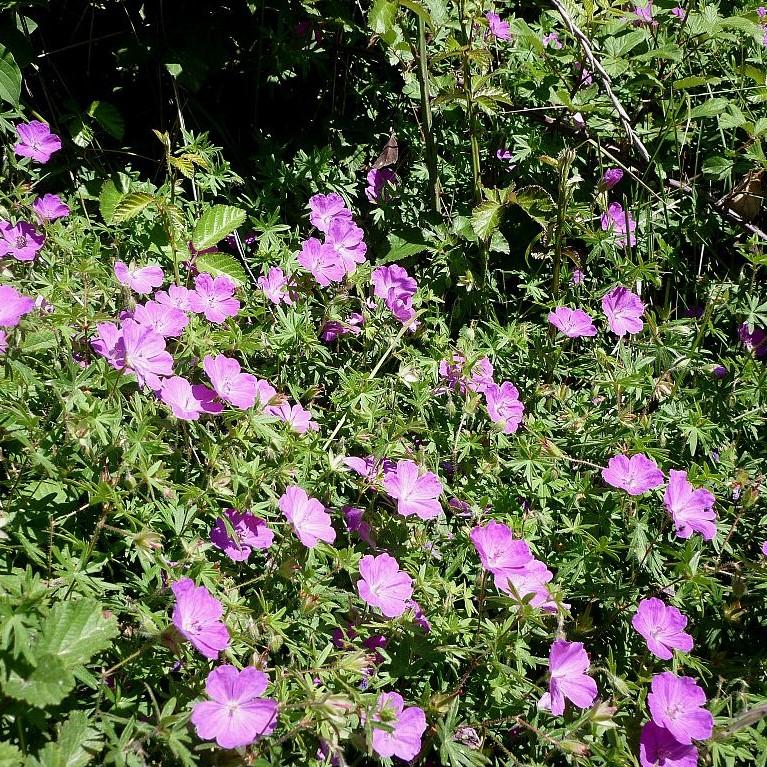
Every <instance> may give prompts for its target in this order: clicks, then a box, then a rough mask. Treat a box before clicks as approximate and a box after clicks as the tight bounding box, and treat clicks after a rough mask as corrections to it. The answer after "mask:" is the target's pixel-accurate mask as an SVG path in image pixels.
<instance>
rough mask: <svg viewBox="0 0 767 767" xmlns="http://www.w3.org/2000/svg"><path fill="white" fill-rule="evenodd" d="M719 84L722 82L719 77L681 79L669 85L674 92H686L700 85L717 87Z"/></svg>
mask: <svg viewBox="0 0 767 767" xmlns="http://www.w3.org/2000/svg"><path fill="white" fill-rule="evenodd" d="M720 82H722V80H721V78H720V77H698V76H693V77H683V78H682V79H681V80H674V82H673V83H671V87H672V88H673V89H674V90H675V91H686V90H689V89H690V88H697V87H699V86H701V85H706V84H708V85H718V84H719V83H720Z"/></svg>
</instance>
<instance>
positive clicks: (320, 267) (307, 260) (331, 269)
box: [298, 237, 346, 288]
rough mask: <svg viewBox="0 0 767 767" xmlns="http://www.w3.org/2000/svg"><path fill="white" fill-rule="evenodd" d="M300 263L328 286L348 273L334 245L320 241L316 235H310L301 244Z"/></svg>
mask: <svg viewBox="0 0 767 767" xmlns="http://www.w3.org/2000/svg"><path fill="white" fill-rule="evenodd" d="M298 263H299V264H301V266H303V267H304V269H306V270H307V271H309V272H311V273H312V277H314V279H315V280H317V283H318V284H319V285H320V286H321V287H323V288H326V287H327V286H328V285H330V283H331V282H340V281H341V280H342V279H343V278H344V275H345V274H346V269H345V267H344V265H343V263H342V261H341V259H340V258H339V256H338V254H337V253H336V251H335V249H334V248H333V246H332V245H328V244H325V243H322V242H320V241H319V240H318V239H317V238H316V237H310V238H309V239H308V240H305V241H304V242H303V243H302V245H301V252H300V253H299V254H298Z"/></svg>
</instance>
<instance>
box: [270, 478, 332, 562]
mask: <svg viewBox="0 0 767 767" xmlns="http://www.w3.org/2000/svg"><path fill="white" fill-rule="evenodd" d="M279 507H280V511H281V512H282V513H283V514H284V515H285V519H287V520H288V522H290V524H291V525H292V527H293V530H294V531H295V534H296V535H297V536H298V540H299V541H301V543H303V544H304V546H306V548H308V549H313V548H314V547H315V546H316V545H317V544H318V543H319V542H320V541H326V542H327V543H333V541H334V540H335V539H336V531H335V530H334V529H333V527H332V526H331V524H330V515H329V514H328V513H327V511H325V507H324V506H323V505H322V504H321V503H320V502H319V501H318V500H317V499H316V498H310V497H309V496H308V495H307V494H306V490H304V489H303V488H301V487H299V486H298V485H290V487H288V488H287V489H286V490H285V492H284V493H283V494H282V495H281V496H280V500H279Z"/></svg>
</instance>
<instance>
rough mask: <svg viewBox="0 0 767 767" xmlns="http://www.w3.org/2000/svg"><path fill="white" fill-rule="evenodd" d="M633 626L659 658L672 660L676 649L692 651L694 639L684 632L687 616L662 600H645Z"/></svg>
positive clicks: (641, 603)
mask: <svg viewBox="0 0 767 767" xmlns="http://www.w3.org/2000/svg"><path fill="white" fill-rule="evenodd" d="M631 625H632V626H633V627H634V628H635V629H636V630H637V631H638V632H639V633H640V634H641V635H642V636H643V637H644V638H645V641H646V642H647V647H648V649H649V650H650V652H651V653H652V654H653V655H655V656H656V657H657V658H661V659H662V660H671V658H672V657H673V655H674V654H673V652H672V650H674V649H676V650H681V651H682V652H690V650H692V645H693V642H692V637H691V636H690V635H689V634H688V633H687V632H686V631H685V630H684V629H685V627H686V626H687V618H686V616H684V615H682V613H681V612H679V610H677V609H676V607H670V606H669V605H667V604H666V603H665V602H663V601H662V600H660V599H655V598H654V597H653V598H652V599H643V600H642V601H641V602H640V603H639V607H638V608H637V611H636V614H635V615H634V617H633V618H632V619H631Z"/></svg>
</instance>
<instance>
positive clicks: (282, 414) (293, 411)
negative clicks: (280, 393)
mask: <svg viewBox="0 0 767 767" xmlns="http://www.w3.org/2000/svg"><path fill="white" fill-rule="evenodd" d="M266 414H267V415H274V416H277V418H279V419H280V420H281V421H283V422H284V423H286V424H288V426H290V428H291V429H293V431H294V432H296V434H306V432H307V431H310V430H311V431H319V428H320V426H319V424H318V423H317V422H316V421H312V414H311V413H310V412H309V411H308V410H304V408H303V407H301V405H300V404H297V405H293V406H291V404H290V403H289V402H282V403H281V404H279V405H270V406H269V407H267V408H266Z"/></svg>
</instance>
